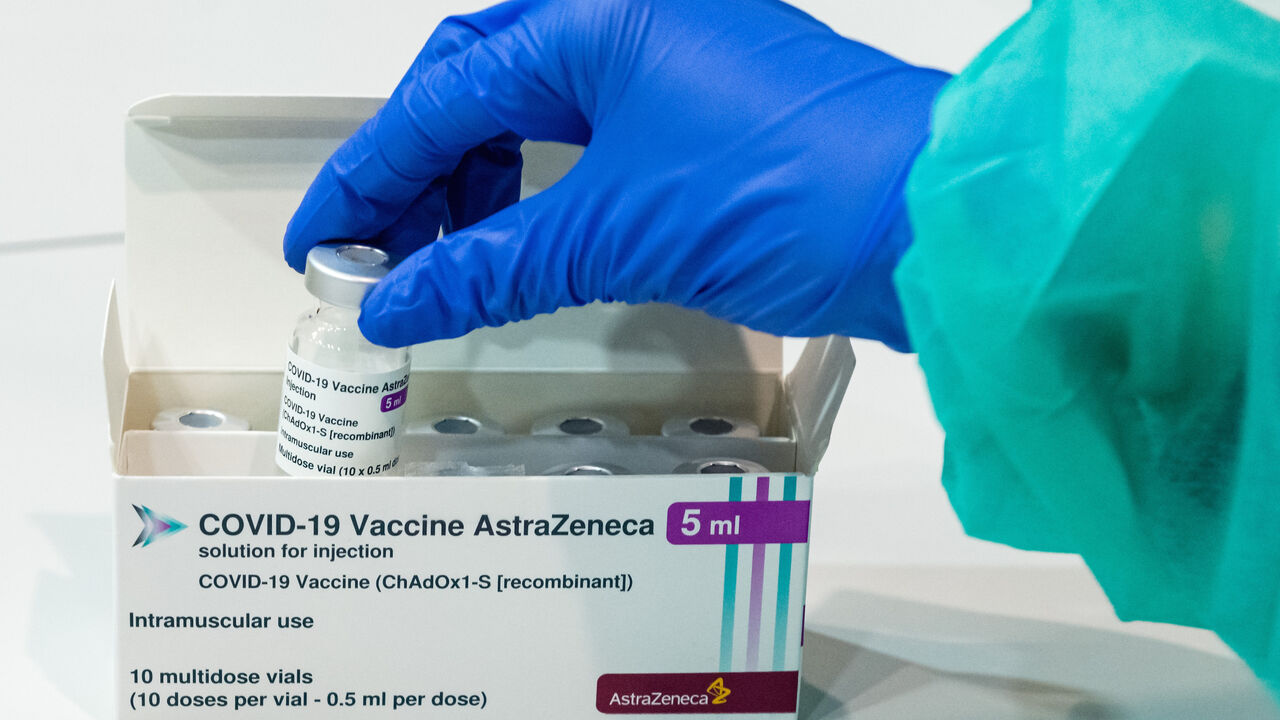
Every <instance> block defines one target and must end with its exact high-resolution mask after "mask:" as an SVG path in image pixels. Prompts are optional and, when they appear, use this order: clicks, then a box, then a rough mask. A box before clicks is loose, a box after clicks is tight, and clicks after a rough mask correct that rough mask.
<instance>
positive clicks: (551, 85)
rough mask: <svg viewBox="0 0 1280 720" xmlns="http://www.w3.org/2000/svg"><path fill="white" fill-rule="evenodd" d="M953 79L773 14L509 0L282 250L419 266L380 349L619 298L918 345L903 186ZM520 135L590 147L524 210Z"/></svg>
mask: <svg viewBox="0 0 1280 720" xmlns="http://www.w3.org/2000/svg"><path fill="white" fill-rule="evenodd" d="M947 79H948V76H947V75H946V74H945V73H942V72H938V71H934V70H926V69H921V68H917V67H913V66H911V65H907V64H905V63H903V62H901V61H899V60H896V59H894V58H892V57H889V56H887V55H885V54H883V53H881V52H880V51H878V50H875V49H873V48H870V47H867V46H865V45H861V44H859V43H856V42H853V41H852V40H848V39H845V38H842V37H840V36H839V35H836V34H835V33H834V32H832V31H831V30H830V29H829V28H827V27H826V26H824V25H822V24H821V23H819V22H818V21H816V20H814V19H813V18H811V17H809V16H808V15H805V14H804V13H802V12H800V11H799V10H797V9H795V8H792V7H790V6H788V5H785V4H782V3H779V2H773V1H771V0H699V1H698V2H687V1H686V0H544V1H537V0H516V1H515V2H508V3H504V4H502V5H498V6H495V7H493V8H490V9H488V10H485V11H483V12H480V13H476V14H474V15H468V16H463V17H455V18H451V19H448V20H446V21H445V22H444V23H443V24H441V26H440V27H439V28H438V29H437V30H436V31H435V33H434V34H433V35H432V36H431V38H430V39H429V40H428V41H427V44H426V47H425V48H424V49H423V51H422V53H421V54H420V55H419V57H418V59H417V60H416V62H415V63H414V66H413V67H412V68H411V69H410V70H409V72H408V74H407V75H406V76H405V77H404V79H403V80H402V81H401V82H400V85H399V86H398V87H397V88H396V90H395V92H394V93H393V94H392V96H391V98H390V100H388V102H387V103H386V105H385V106H384V107H383V108H382V109H381V110H380V111H379V112H378V114H377V115H376V116H374V117H373V118H372V119H370V120H369V121H368V122H367V123H365V125H364V126H363V127H362V128H361V129H360V130H359V131H358V132H357V133H356V134H355V135H354V136H353V137H352V138H350V139H349V140H348V141H347V142H346V143H345V144H343V145H342V147H340V148H339V149H338V150H337V152H335V153H334V155H333V157H332V158H330V159H329V161H328V163H327V164H326V165H325V166H324V168H323V170H322V171H321V172H320V174H319V176H318V177H317V178H316V179H315V181H314V182H313V183H312V185H311V188H310V189H309V190H308V191H307V194H306V197H305V198H304V199H303V201H302V205H301V207H299V208H298V210H297V213H296V214H295V215H294V217H293V219H292V220H291V221H290V223H289V227H288V230H287V232H286V233H285V241H284V251H285V258H286V259H287V260H288V262H289V264H290V265H291V266H293V268H294V269H296V270H299V271H301V270H302V269H303V267H304V265H305V260H306V254H307V250H309V249H310V248H311V246H313V245H315V244H316V243H319V242H322V241H325V240H331V239H339V238H354V239H362V240H365V241H368V242H371V243H374V244H379V245H381V246H383V247H385V248H387V249H388V250H390V251H391V252H393V253H397V254H401V255H409V253H412V254H411V255H409V257H407V258H406V259H405V260H404V261H403V262H402V263H401V264H400V266H399V267H397V268H396V269H395V270H394V271H393V272H392V273H390V274H389V275H388V276H387V277H386V278H385V279H384V280H383V281H382V282H381V283H380V284H379V285H378V286H376V287H375V288H374V289H373V290H372V291H371V292H370V293H369V295H368V296H367V297H366V299H365V301H364V306H363V308H362V312H361V315H360V328H361V330H362V331H363V332H364V334H365V335H366V336H367V337H368V338H369V339H370V340H372V341H373V342H375V343H378V344H382V345H390V346H399V345H407V344H410V343H415V342H421V341H425V340H432V339H437V338H446V337H455V336H458V335H462V334H465V333H466V332H468V331H470V330H472V329H474V328H476V327H479V326H482V325H501V324H503V323H507V322H510V321H513V320H520V319H524V318H528V317H531V316H533V315H536V314H538V313H545V312H551V311H553V310H555V309H557V308H559V307H562V306H568V305H582V304H585V303H588V302H591V301H594V300H606V301H625V302H629V303H642V302H650V301H662V302H669V303H676V304H679V305H684V306H687V307H693V308H700V309H702V310H704V311H706V312H707V313H710V314H711V315H714V316H717V317H721V318H725V319H727V320H731V321H735V322H739V323H742V324H744V325H747V326H749V327H752V328H755V329H758V330H764V331H766V332H771V333H775V334H779V335H825V334H831V333H839V334H845V335H851V336H858V337H867V338H874V339H878V340H881V341H883V342H884V343H886V344H887V345H889V346H891V347H894V348H898V349H905V348H907V347H908V342H907V338H906V333H905V330H904V328H903V321H902V314H901V310H900V308H899V305H898V300H897V296H896V293H895V292H894V289H893V284H892V278H891V275H892V271H893V268H894V267H895V266H896V264H897V261H898V258H899V257H900V256H901V254H902V252H903V251H904V250H905V249H906V247H907V245H908V244H909V243H910V228H909V227H908V224H907V220H906V214H905V209H904V206H903V197H902V186H903V183H904V180H905V178H906V175H907V172H908V170H909V169H910V167H911V163H912V161H913V159H914V158H915V156H916V154H917V152H918V151H919V149H920V147H921V145H922V144H923V142H924V140H925V139H926V136H927V134H928V125H929V112H930V107H931V104H932V101H933V98H934V96H935V94H936V93H937V91H938V90H939V88H940V87H941V86H942V84H943V83H945V82H946V80H947ZM520 138H530V139H535V140H557V141H560V142H567V143H576V144H580V145H586V150H585V151H584V153H583V155H582V159H581V160H580V161H579V162H578V164H577V165H576V166H575V167H574V168H573V169H572V170H571V171H570V172H569V174H568V175H567V176H565V177H564V178H563V179H562V180H561V181H560V182H558V183H556V184H555V185H554V186H552V187H551V188H549V189H547V190H546V191H544V192H542V193H540V194H538V195H536V196H534V197H532V198H529V199H527V200H525V201H523V202H518V203H515V200H516V198H517V194H518V189H519V172H520V157H519V151H518V147H519V141H520ZM512 203H514V204H512ZM442 224H443V226H444V228H445V231H446V233H448V234H446V235H445V236H444V237H443V238H442V239H441V240H439V241H435V238H436V236H437V231H438V229H439V228H440V227H441V225H442ZM433 241H434V242H433Z"/></svg>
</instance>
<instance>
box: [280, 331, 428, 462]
mask: <svg viewBox="0 0 1280 720" xmlns="http://www.w3.org/2000/svg"><path fill="white" fill-rule="evenodd" d="M287 358H288V362H287V363H286V364H285V377H284V390H283V392H282V398H281V400H280V426H279V427H280V430H279V432H278V433H277V437H276V465H278V466H280V468H281V469H282V470H284V471H285V472H287V473H289V474H290V475H312V476H314V475H323V476H330V477H368V476H371V475H385V474H388V473H390V472H392V471H393V470H394V469H395V468H396V466H397V465H398V464H399V462H400V439H399V437H398V435H399V434H400V425H401V421H402V420H403V419H404V401H405V397H406V395H407V394H408V390H409V364H408V363H405V364H404V365H403V366H401V367H400V368H397V369H396V370H392V371H390V372H380V373H361V372H351V371H344V370H334V369H332V368H326V367H324V366H322V365H317V364H316V363H314V362H311V361H309V360H304V359H302V358H301V357H298V354H297V353H295V352H293V351H292V350H287Z"/></svg>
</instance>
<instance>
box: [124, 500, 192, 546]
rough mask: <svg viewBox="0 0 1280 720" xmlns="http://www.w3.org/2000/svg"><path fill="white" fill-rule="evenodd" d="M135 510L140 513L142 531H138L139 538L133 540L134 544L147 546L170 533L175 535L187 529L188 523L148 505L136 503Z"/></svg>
mask: <svg viewBox="0 0 1280 720" xmlns="http://www.w3.org/2000/svg"><path fill="white" fill-rule="evenodd" d="M133 509H134V511H136V512H137V513H138V519H139V520H141V521H142V532H140V533H138V539H137V540H134V541H133V546H134V547H138V546H139V545H141V546H142V547H146V546H148V545H150V544H151V543H153V542H155V541H157V540H162V539H164V538H166V537H169V536H170V535H174V534H176V533H178V532H181V531H182V530H184V529H186V527H187V525H186V523H183V522H180V521H178V520H175V519H173V518H171V517H169V516H168V515H165V514H163V513H158V512H156V511H155V510H152V509H151V508H149V507H147V506H146V505H141V506H139V505H134V506H133Z"/></svg>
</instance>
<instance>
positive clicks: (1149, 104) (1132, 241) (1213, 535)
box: [895, 0, 1280, 691]
mask: <svg viewBox="0 0 1280 720" xmlns="http://www.w3.org/2000/svg"><path fill="white" fill-rule="evenodd" d="M907 192H908V205H909V208H910V213H911V220H912V225H913V228H914V230H915V234H916V242H915V245H914V246H913V247H912V248H911V250H909V251H908V253H907V255H906V256H905V258H904V259H903V262H902V264H901V265H900V267H899V268H898V271H897V274H896V275H895V281H896V283H897V286H898V289H899V293H900V295H901V297H902V301H903V305H904V309H905V313H906V318H907V325H908V329H909V332H910V335H911V339H912V342H913V344H914V345H915V347H916V348H917V349H918V350H919V353H920V362H921V364H922V365H923V367H924V370H925V373H926V376H927V378H928V384H929V390H930V394H931V396H932V398H933V402H934V406H935V409H936V411H937V413H938V417H939V418H940V420H941V422H942V425H943V427H944V428H945V430H946V433H947V439H946V450H945V461H944V470H943V481H944V484H945V486H946V489H947V492H948V494H949V496H950V499H951V502H952V504H953V506H954V507H955V510H956V512H957V513H958V515H959V516H960V519H961V521H962V522H963V523H964V526H965V528H966V530H967V531H968V532H969V533H970V534H972V535H975V536H978V537H981V538H986V539H989V540H994V541H997V542H1002V543H1007V544H1010V545H1014V546H1018V547H1022V548H1027V549H1035V550H1050V551H1060V552H1072V553H1079V554H1081V555H1082V556H1083V557H1084V559H1085V561H1086V562H1087V563H1088V564H1089V566H1090V568H1091V569H1092V570H1093V572H1094V574H1095V575H1096V577H1097V578H1098V580H1099V581H1100V583H1101V585H1102V587H1103V588H1104V589H1105V591H1106V592H1107V595H1108V596H1109V597H1110V599H1111V601H1112V603H1113V604H1114V606H1115V609H1116V612H1117V613H1118V614H1119V616H1120V617H1121V618H1122V619H1143V620H1154V621H1163V622H1171V623H1178V624H1183V625H1195V626H1200V627H1205V628H1209V629H1212V630H1214V631H1216V632H1217V633H1218V634H1219V635H1220V636H1221V637H1222V638H1223V639H1224V640H1225V641H1226V642H1227V643H1228V644H1229V645H1230V646H1231V647H1232V648H1233V649H1235V650H1236V652H1238V653H1239V654H1240V655H1241V657H1243V658H1244V659H1245V661H1247V662H1248V663H1249V664H1250V665H1251V667H1253V669H1254V670H1255V672H1257V673H1258V674H1259V676H1261V677H1262V678H1263V679H1264V680H1266V681H1267V682H1268V683H1269V685H1270V687H1271V688H1272V690H1273V691H1276V690H1278V689H1280V23H1278V22H1277V21H1275V20H1273V19H1271V18H1269V17H1267V16H1265V15H1263V14H1261V13H1259V12H1257V11H1255V10H1253V9H1251V8H1249V7H1247V6H1245V5H1241V4H1238V3H1236V2H1233V1H1232V0H1051V1H1049V2H1040V3H1037V4H1036V5H1035V6H1034V7H1033V9H1032V11H1031V12H1030V13H1028V14H1027V15H1026V16H1025V17H1023V18H1022V19H1021V20H1020V21H1019V22H1018V23H1017V24H1016V25H1014V26H1013V27H1012V28H1010V29H1009V30H1008V31H1007V32H1006V33H1005V34H1004V35H1002V36H1001V37H1000V38H999V39H998V40H997V41H996V42H995V43H994V44H993V45H992V46H991V47H989V48H988V49H987V50H985V51H984V52H983V54H982V55H981V56H980V57H979V58H977V60H976V61H975V62H974V63H973V64H972V65H971V66H970V67H968V68H967V69H966V70H965V71H964V72H963V73H961V74H960V75H958V76H957V77H956V78H955V79H954V80H953V81H952V82H951V83H950V84H949V85H948V86H947V88H946V89H945V90H944V91H943V93H942V94H941V95H940V97H939V99H938V101H937V104H936V107H935V115H934V126H933V135H932V138H931V140H930V142H929V144H928V146H927V148H926V149H925V151H924V152H923V154H922V155H921V157H920V159H919V160H918V161H917V163H916V166H915V167H914V169H913V171H912V175H911V177H910V179H909V182H908V190H907Z"/></svg>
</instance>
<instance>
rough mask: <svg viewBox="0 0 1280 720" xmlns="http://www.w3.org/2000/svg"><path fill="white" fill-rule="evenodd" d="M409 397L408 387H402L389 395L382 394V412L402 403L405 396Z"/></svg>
mask: <svg viewBox="0 0 1280 720" xmlns="http://www.w3.org/2000/svg"><path fill="white" fill-rule="evenodd" d="M407 397H409V388H404V389H403V390H399V391H397V392H393V393H391V394H390V395H383V396H382V412H391V411H392V410H395V409H396V408H398V407H400V406H401V405H403V404H404V400H405V398H407Z"/></svg>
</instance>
